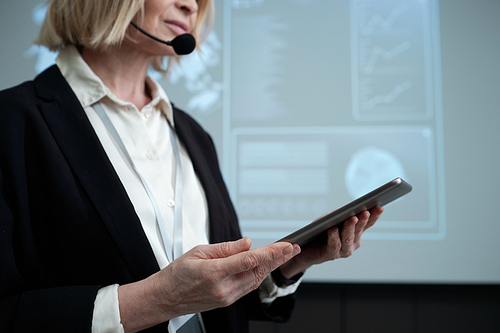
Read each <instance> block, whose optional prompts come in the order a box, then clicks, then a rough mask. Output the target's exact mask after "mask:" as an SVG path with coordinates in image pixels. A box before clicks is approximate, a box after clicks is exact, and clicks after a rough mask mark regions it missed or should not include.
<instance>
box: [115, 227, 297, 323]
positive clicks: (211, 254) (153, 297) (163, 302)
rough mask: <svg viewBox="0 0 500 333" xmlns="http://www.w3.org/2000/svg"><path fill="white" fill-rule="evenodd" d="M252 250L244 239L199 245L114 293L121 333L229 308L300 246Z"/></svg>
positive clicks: (246, 239) (279, 245)
mask: <svg viewBox="0 0 500 333" xmlns="http://www.w3.org/2000/svg"><path fill="white" fill-rule="evenodd" d="M250 246H251V241H250V239H249V238H247V237H245V238H243V239H240V240H239V241H236V242H226V243H219V244H212V245H199V246H196V247H195V248H193V249H192V250H190V251H188V252H186V253H185V254H183V255H182V256H180V257H179V258H178V259H176V260H174V261H173V262H172V263H171V264H170V265H168V266H167V267H165V268H164V269H163V270H161V271H159V272H158V273H156V274H153V275H151V276H150V277H148V278H147V279H145V280H142V281H138V282H136V283H131V284H128V285H123V286H120V287H118V298H119V304H120V317H121V323H122V325H123V327H124V329H125V331H126V332H135V331H138V330H142V329H145V328H147V327H151V326H154V325H156V324H159V323H162V322H165V321H167V320H170V319H171V318H174V317H178V316H181V315H185V314H189V313H197V312H201V311H207V310H211V309H215V308H218V307H224V306H228V305H231V304H232V303H234V302H235V301H237V300H238V299H239V298H241V297H242V296H244V295H246V294H248V293H249V292H251V291H252V290H255V289H257V288H258V287H259V285H260V284H261V283H262V281H263V280H264V278H265V277H266V276H267V275H268V274H269V273H270V272H271V271H273V270H275V269H276V268H277V267H279V266H281V265H282V264H283V263H285V262H287V261H288V260H290V259H291V258H292V257H294V256H295V255H297V254H299V253H300V247H299V246H298V245H292V244H290V243H286V242H279V243H274V244H271V245H268V246H265V247H260V248H257V249H253V250H250Z"/></svg>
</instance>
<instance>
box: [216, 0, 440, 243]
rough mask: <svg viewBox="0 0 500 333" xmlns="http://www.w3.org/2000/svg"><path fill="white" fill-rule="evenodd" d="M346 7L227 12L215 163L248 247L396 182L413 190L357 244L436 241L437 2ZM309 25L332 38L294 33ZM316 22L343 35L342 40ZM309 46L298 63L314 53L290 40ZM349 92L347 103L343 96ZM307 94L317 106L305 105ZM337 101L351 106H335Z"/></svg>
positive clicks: (364, 0) (260, 6)
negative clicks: (226, 96)
mask: <svg viewBox="0 0 500 333" xmlns="http://www.w3.org/2000/svg"><path fill="white" fill-rule="evenodd" d="M344 3H345V4H347V5H348V6H347V8H346V9H347V10H348V12H349V13H350V16H348V17H347V18H348V20H346V19H345V17H342V16H340V15H338V16H334V15H335V14H334V13H338V12H342V10H343V13H345V12H346V10H345V9H344V8H338V7H340V6H341V4H340V2H331V1H326V0H325V1H305V0H304V1H290V2H287V4H288V5H287V8H286V9H283V7H282V6H281V5H282V4H281V5H280V3H279V1H278V3H277V2H275V1H259V2H246V3H245V5H243V3H242V2H241V1H240V2H233V6H232V7H231V8H230V9H231V10H230V12H231V20H230V22H231V24H230V26H229V27H230V28H231V31H230V34H231V38H230V39H227V40H230V41H231V43H230V45H225V47H226V48H229V50H230V54H231V66H230V67H227V69H228V72H226V74H227V75H226V78H230V81H231V85H230V86H231V87H232V89H231V93H230V100H231V107H230V108H229V109H226V111H228V110H229V112H226V113H225V115H226V117H225V122H226V124H228V126H227V127H226V132H225V134H226V135H227V136H226V138H229V140H226V141H224V142H225V144H227V145H229V147H230V149H229V150H228V151H226V154H225V155H224V157H227V158H228V160H229V164H228V170H229V172H228V173H227V174H228V175H230V176H229V177H228V178H227V180H228V184H229V185H230V190H231V194H232V197H233V199H234V201H235V204H236V206H237V210H238V214H239V217H240V221H241V226H242V229H243V233H244V234H245V235H247V236H250V237H252V239H253V240H254V243H256V246H258V245H261V244H266V243H269V242H271V241H274V240H276V239H279V238H281V237H283V236H284V235H286V234H287V233H289V232H292V231H294V230H295V229H297V228H299V227H302V226H304V225H305V224H307V223H309V222H310V221H312V220H314V219H315V218H317V217H319V216H320V215H323V214H325V213H326V212H328V211H331V210H333V209H335V208H337V207H339V206H341V205H343V204H346V203H348V202H349V201H351V200H352V199H354V198H357V197H359V196H361V195H363V194H365V193H366V192H368V191H371V190H372V189H374V188H376V187H378V186H379V185H381V184H383V183H385V182H387V181H389V180H392V179H394V178H396V177H402V178H404V179H406V180H407V181H408V182H410V183H411V184H412V185H413V187H414V190H413V192H412V193H411V194H410V195H408V196H407V197H406V198H404V200H401V201H398V202H395V203H393V204H392V205H391V207H390V208H388V209H387V210H386V213H385V214H384V216H383V219H382V221H379V223H377V225H376V226H375V227H374V228H372V229H371V230H370V231H369V232H368V233H366V234H365V235H364V237H365V239H379V240H384V239H387V240H389V239H391V240H431V239H442V238H444V237H445V234H446V228H445V216H444V200H443V193H442V186H443V183H442V179H441V177H440V176H439V175H440V174H441V173H442V164H441V160H442V147H441V145H442V140H443V139H442V124H441V122H440V120H441V107H440V104H439V102H440V98H441V96H440V92H439V90H438V89H437V87H439V82H440V68H439V48H434V47H433V45H434V43H436V41H437V40H438V37H439V30H438V29H437V27H438V21H437V16H436V15H435V13H434V12H433V10H434V9H433V8H434V7H433V6H435V5H436V3H435V2H433V1H417V0H409V1H372V0H370V1H368V0H358V1H350V2H344ZM336 6H337V7H336ZM283 11H285V12H283ZM309 11H310V12H309ZM226 12H229V9H228V10H227V11H226ZM318 13H320V14H319V15H320V16H319V17H318V16H317V15H318ZM315 15H316V16H315ZM321 15H324V17H322V16H321ZM332 15H333V16H332ZM307 17H317V21H318V22H319V23H318V24H317V26H315V23H314V22H312V23H311V26H310V30H313V31H321V30H326V31H328V30H329V29H330V31H333V33H325V34H324V35H320V36H318V37H315V36H314V34H310V33H309V31H305V32H304V31H303V30H304V29H301V28H300V25H296V24H294V23H293V22H298V21H300V20H301V19H304V18H307ZM325 22H335V24H337V25H339V26H340V25H341V24H345V25H343V27H345V26H347V27H349V29H347V31H349V32H350V33H349V36H348V39H342V37H343V36H341V35H339V32H338V31H337V30H332V29H334V27H333V26H332V27H330V26H326V29H325V27H324V25H325ZM308 24H309V23H308ZM337 29H339V28H337ZM226 31H227V30H226ZM227 33H229V31H227ZM332 36H333V37H332ZM315 38H317V39H315ZM332 38H333V40H332ZM335 38H336V39H335ZM308 39H310V40H309V41H308V42H309V43H310V44H311V45H321V50H323V51H324V53H321V52H319V55H318V57H317V59H315V60H313V59H311V61H309V60H306V61H304V59H308V58H307V57H313V56H314V53H312V54H311V52H310V51H309V50H306V51H304V50H303V49H304V48H303V47H301V46H300V45H297V43H296V42H295V41H296V40H308ZM227 40H226V41H227ZM325 40H326V41H327V42H325ZM329 40H331V41H330V42H328V41H329ZM347 41H348V43H344V44H343V42H347ZM325 44H326V45H325ZM328 45H332V46H331V50H332V55H331V56H328V54H329V53H328V50H329V48H328V47H329V46H328ZM263 50H265V51H264V52H263ZM332 57H333V58H332ZM346 60H350V65H351V66H350V72H345V73H342V74H343V75H344V76H341V75H339V74H338V73H337V72H336V71H338V69H337V68H339V67H341V66H343V64H344V63H343V62H342V61H346ZM298 64H300V66H298ZM301 68H305V70H301ZM297 72H300V73H297ZM332 77H335V80H333V79H331V78H332ZM349 81H350V82H351V94H350V96H349V94H346V93H341V89H343V87H344V86H345V83H346V82H349ZM309 87H310V89H309ZM306 92H307V94H306ZM318 92H320V93H318ZM314 94H317V95H318V96H319V98H318V99H315V100H314V103H312V104H309V101H310V100H311V98H310V96H311V95H314ZM346 97H347V98H349V97H350V104H347V105H348V107H346V108H342V107H338V106H339V105H343V104H344V103H345V102H346ZM303 101H306V102H305V103H304V102H303ZM415 207H418V209H415Z"/></svg>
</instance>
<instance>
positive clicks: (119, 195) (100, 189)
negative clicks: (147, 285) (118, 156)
mask: <svg viewBox="0 0 500 333" xmlns="http://www.w3.org/2000/svg"><path fill="white" fill-rule="evenodd" d="M35 86H36V88H37V92H38V94H39V95H40V97H42V100H43V101H44V102H42V103H41V106H40V112H41V114H42V116H43V118H44V120H45V122H46V124H47V126H48V127H49V129H50V131H51V133H52V135H53V137H54V139H55V140H56V142H57V144H58V146H59V148H60V149H61V151H62V152H63V154H64V156H65V158H66V160H67V162H68V164H69V165H70V167H71V168H72V170H73V172H74V173H75V175H76V177H77V178H78V180H79V181H80V182H81V184H82V186H83V188H84V189H85V190H86V191H87V194H88V195H89V197H90V198H91V200H92V202H93V204H94V206H95V208H96V210H97V211H98V212H99V215H100V216H101V218H102V220H103V222H104V223H105V224H106V226H107V228H108V230H109V232H110V233H111V235H112V237H113V239H114V241H115V243H116V245H117V247H118V248H119V250H120V252H121V253H122V255H123V257H124V259H125V261H126V262H127V264H128V266H129V269H130V271H131V272H132V274H133V276H134V277H135V278H137V279H142V278H145V277H147V276H149V275H151V274H153V273H154V272H156V271H158V270H159V266H158V264H157V262H156V259H155V257H154V254H153V251H152V249H151V246H150V244H149V242H148V240H147V238H146V235H145V233H144V231H143V229H142V226H141V223H140V221H139V218H138V217H137V214H136V213H135V210H134V208H133V205H132V203H131V202H130V199H129V197H128V195H127V193H126V191H125V189H124V187H123V185H122V183H121V182H120V179H119V178H118V175H117V174H116V172H115V170H114V168H113V166H112V164H111V162H110V161H109V159H108V157H107V155H106V153H105V151H104V149H103V148H102V145H101V143H100V141H99V139H98V137H97V135H96V134H95V132H94V130H93V128H92V125H91V124H90V122H89V120H88V118H87V116H86V115H85V112H84V111H83V108H82V107H81V104H80V102H79V101H78V99H77V98H76V96H75V95H74V93H73V91H72V90H71V88H70V87H69V85H68V83H67V82H66V80H65V79H64V78H63V77H62V75H61V73H60V71H59V69H58V68H57V67H56V66H53V67H51V68H50V69H48V70H47V71H45V72H44V73H42V74H41V75H40V76H38V77H37V78H36V79H35Z"/></svg>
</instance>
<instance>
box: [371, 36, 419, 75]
mask: <svg viewBox="0 0 500 333" xmlns="http://www.w3.org/2000/svg"><path fill="white" fill-rule="evenodd" d="M409 49H411V43H410V42H409V41H405V42H403V43H401V44H400V45H398V46H396V47H394V48H393V49H392V50H390V51H386V50H384V49H383V48H382V47H381V46H380V45H376V46H375V47H373V50H372V53H371V55H370V57H369V58H368V61H367V62H366V65H365V67H364V72H365V74H371V73H373V68H374V67H375V64H376V62H377V60H378V59H379V58H383V59H385V60H392V59H394V58H395V57H397V56H398V55H400V54H401V53H403V52H405V51H407V50H409Z"/></svg>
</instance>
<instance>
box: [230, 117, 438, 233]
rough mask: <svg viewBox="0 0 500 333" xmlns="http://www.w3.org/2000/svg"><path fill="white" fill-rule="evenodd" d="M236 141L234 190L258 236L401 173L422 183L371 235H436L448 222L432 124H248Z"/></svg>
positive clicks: (249, 228)
mask: <svg viewBox="0 0 500 333" xmlns="http://www.w3.org/2000/svg"><path fill="white" fill-rule="evenodd" d="M232 141H233V147H232V150H233V153H234V154H235V156H236V158H235V161H234V163H233V169H234V172H233V174H234V175H235V176H234V179H233V180H232V183H233V184H236V186H234V187H233V192H232V193H233V198H234V200H235V202H236V205H237V209H238V213H239V217H240V220H241V225H242V227H243V230H244V234H245V235H247V236H250V237H251V238H253V239H254V241H255V240H259V242H262V243H269V242H270V241H274V240H276V239H279V238H281V237H283V236H285V235H286V234H287V233H289V232H291V231H293V230H295V229H297V228H300V227H302V226H304V225H306V224H307V223H309V222H311V221H312V220H314V219H316V218H317V217H319V216H321V215H323V214H325V213H326V212H329V211H331V210H333V209H335V208H338V207H340V206H342V205H344V204H346V203H348V202H349V201H351V200H353V199H355V198H357V197H359V196H361V195H363V194H365V193H367V192H369V191H371V190H373V189H374V188H376V187H378V186H380V185H382V184H384V183H386V182H388V181H390V180H392V179H394V178H396V177H399V176H401V177H403V178H404V179H406V180H408V181H409V182H410V183H414V184H419V186H416V187H414V190H413V192H412V193H411V194H409V195H408V196H407V198H406V199H405V200H400V201H397V202H395V203H392V204H391V205H390V206H391V207H390V209H387V211H386V213H385V214H384V219H383V221H380V222H379V223H377V225H376V226H374V227H373V228H372V229H371V230H370V231H369V232H368V233H366V234H365V236H364V237H365V238H366V239H419V240H421V239H436V238H438V237H440V232H441V231H442V230H443V228H444V226H443V225H439V221H438V219H437V215H438V214H437V209H438V208H437V206H436V205H435V204H434V203H435V197H434V196H435V193H436V188H435V186H436V182H435V179H434V178H433V174H434V173H435V167H436V160H435V151H434V145H433V142H434V138H433V135H432V130H431V129H429V128H427V127H420V126H414V127H407V128H396V127H387V126H384V127H376V126H374V127H371V128H366V127H365V126H362V127H329V128H315V129H304V128H288V129H284V128H260V129H258V128H254V129H245V130H243V129H240V130H238V131H235V135H234V138H233V140H232ZM407 146H411V147H413V149H412V150H411V151H409V150H407V149H405V148H404V147H407ZM339 170H343V172H339ZM415 203H420V205H419V209H418V210H415V209H414V208H413V207H414V206H415ZM421 203H426V205H425V206H423V205H422V204H421ZM408 211H412V214H408V213H407V212H408Z"/></svg>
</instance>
